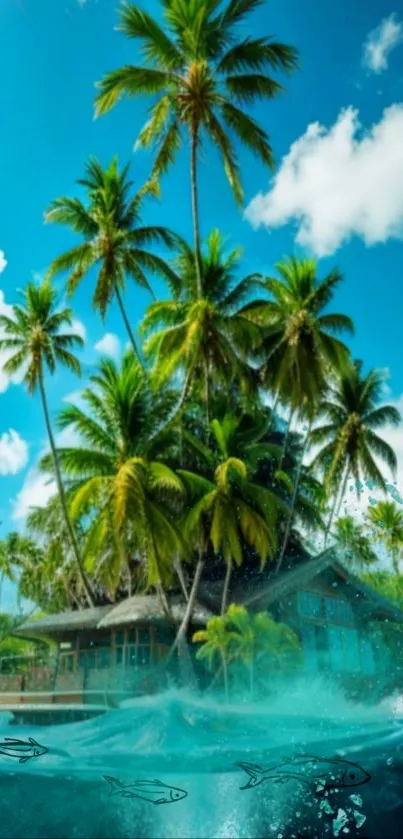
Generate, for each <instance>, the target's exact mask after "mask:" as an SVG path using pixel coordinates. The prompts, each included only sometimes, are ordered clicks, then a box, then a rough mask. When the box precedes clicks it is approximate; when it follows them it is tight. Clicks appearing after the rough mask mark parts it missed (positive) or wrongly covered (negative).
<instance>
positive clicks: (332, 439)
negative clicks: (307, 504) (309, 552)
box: [311, 361, 400, 539]
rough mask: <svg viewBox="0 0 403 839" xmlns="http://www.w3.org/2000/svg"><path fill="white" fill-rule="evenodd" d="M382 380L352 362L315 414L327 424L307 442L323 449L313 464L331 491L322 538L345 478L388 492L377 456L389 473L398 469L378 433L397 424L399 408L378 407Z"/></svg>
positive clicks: (379, 374) (337, 506) (342, 493)
mask: <svg viewBox="0 0 403 839" xmlns="http://www.w3.org/2000/svg"><path fill="white" fill-rule="evenodd" d="M384 378H385V377H384V374H383V373H382V372H381V371H380V370H370V371H369V373H367V374H365V375H364V373H363V371H362V362H361V361H354V362H352V363H351V364H350V365H349V367H348V369H347V370H345V371H344V372H343V373H342V375H341V376H339V378H338V379H337V380H336V383H335V384H333V385H332V386H331V387H330V389H329V395H328V397H327V398H326V399H325V400H324V401H323V402H322V404H321V406H320V413H319V415H320V416H322V417H323V418H324V419H325V424H324V425H319V426H318V427H317V428H315V429H314V430H313V431H312V432H311V443H312V444H313V445H319V446H321V447H322V448H321V449H320V451H319V453H318V454H317V455H316V457H315V458H314V460H313V462H312V466H314V467H316V468H318V469H319V470H320V471H321V472H323V473H324V481H325V487H326V489H327V491H328V493H329V494H332V493H334V502H333V506H332V509H331V512H330V517H329V522H328V526H327V532H326V539H327V536H328V534H329V532H330V528H331V524H332V521H333V518H334V516H335V515H336V517H337V516H338V514H339V510H340V507H341V504H342V502H343V498H344V496H345V492H346V487H347V481H348V480H349V478H353V479H354V481H355V482H356V485H357V483H358V482H359V481H360V480H361V479H362V478H364V479H368V480H372V481H375V483H376V485H377V487H378V488H379V489H381V490H382V491H383V492H386V491H387V490H386V483H385V479H384V477H383V475H382V472H381V471H380V469H379V467H378V465H377V463H376V460H375V458H378V459H379V460H381V461H382V462H383V463H385V464H386V466H388V467H389V469H390V470H391V472H392V473H395V472H396V468H397V460H396V455H395V453H394V451H393V449H392V448H391V446H390V445H389V443H387V442H386V441H385V440H383V439H382V437H380V436H379V434H377V431H378V429H380V428H382V427H383V426H385V425H388V424H389V425H394V426H396V425H398V424H399V422H400V414H399V411H398V410H397V408H395V407H394V406H393V405H382V398H383V393H382V385H383V384H384ZM326 420H327V421H326ZM357 491H358V490H357Z"/></svg>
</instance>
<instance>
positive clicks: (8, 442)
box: [0, 428, 28, 475]
mask: <svg viewBox="0 0 403 839" xmlns="http://www.w3.org/2000/svg"><path fill="white" fill-rule="evenodd" d="M27 463H28V443H27V442H26V441H25V440H23V438H22V437H20V435H19V434H18V432H17V431H14V429H13V428H10V429H9V430H8V431H4V432H3V434H2V435H1V437H0V475H16V474H17V473H18V472H20V471H21V469H23V468H24V466H26V465H27Z"/></svg>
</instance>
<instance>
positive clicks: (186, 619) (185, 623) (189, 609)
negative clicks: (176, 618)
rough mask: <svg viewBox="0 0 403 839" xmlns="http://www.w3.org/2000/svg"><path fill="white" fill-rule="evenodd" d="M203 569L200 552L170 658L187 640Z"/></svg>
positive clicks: (202, 556) (202, 559)
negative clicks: (183, 640) (184, 640)
mask: <svg viewBox="0 0 403 839" xmlns="http://www.w3.org/2000/svg"><path fill="white" fill-rule="evenodd" d="M203 568H204V555H203V553H202V552H201V551H200V552H199V558H198V560H197V565H196V570H195V575H194V578H193V583H192V588H191V590H190V595H189V599H188V602H187V605H186V609H185V614H184V616H183V620H182V623H181V625H180V627H179V629H178V633H177V636H176V638H175V641H174V643H173V646H172V648H171V650H170V651H169V656H171V655H172V653H173V652H174V651H175V649H176V648H177V647H178V646H179V644H180V642H181V640H182V639H185V638H186V634H187V630H188V627H189V624H190V621H191V619H192V614H193V609H194V606H195V602H196V597H197V592H198V589H199V584H200V580H201V575H202V573H203Z"/></svg>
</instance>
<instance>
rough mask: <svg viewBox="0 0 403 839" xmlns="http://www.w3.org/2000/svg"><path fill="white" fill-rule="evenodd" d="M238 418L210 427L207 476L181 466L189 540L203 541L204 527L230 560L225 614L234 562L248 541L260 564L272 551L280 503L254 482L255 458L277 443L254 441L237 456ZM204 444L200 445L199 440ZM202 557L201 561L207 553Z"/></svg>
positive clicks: (270, 451) (210, 541)
mask: <svg viewBox="0 0 403 839" xmlns="http://www.w3.org/2000/svg"><path fill="white" fill-rule="evenodd" d="M238 427H239V420H237V419H236V418H234V417H230V416H227V417H225V418H224V420H223V421H222V422H219V421H218V420H213V421H212V423H211V429H212V434H213V439H214V442H215V449H216V451H215V453H214V455H213V457H211V455H210V453H208V454H207V457H206V460H207V464H208V472H207V476H206V477H204V476H203V475H202V474H198V475H195V474H194V473H190V472H188V471H187V470H183V469H178V474H179V475H180V477H181V478H182V480H183V481H184V483H185V485H186V487H187V488H188V492H189V493H190V496H191V498H192V499H193V501H194V502H195V503H194V504H193V506H192V507H191V509H190V512H189V514H188V515H187V517H186V523H185V528H186V533H187V536H188V541H190V543H191V542H192V538H195V539H196V542H198V543H199V542H200V540H201V537H200V534H201V533H203V532H204V531H206V533H207V534H208V537H207V542H208V544H210V545H211V546H212V548H213V551H214V553H215V555H216V556H221V557H222V558H223V559H224V562H225V564H226V576H225V581H224V587H223V594H222V603H221V614H224V612H225V610H226V607H227V598H228V591H229V584H230V580H231V573H232V567H233V563H234V562H235V563H236V564H237V565H241V563H242V559H243V550H244V546H245V545H249V546H250V547H252V548H253V550H254V551H255V553H256V555H257V556H258V557H259V559H260V562H261V564H262V565H264V564H265V562H266V560H267V559H268V558H269V557H272V556H273V553H274V550H275V547H276V539H275V527H274V522H275V518H276V515H277V513H278V511H279V509H281V502H280V500H279V499H278V498H277V497H276V496H275V495H274V493H273V492H271V491H270V490H268V489H267V488H265V487H264V486H262V485H260V484H258V483H256V481H255V480H254V472H255V471H256V460H257V459H258V458H261V457H264V455H265V454H266V456H267V455H269V456H272V455H273V447H270V446H268V445H266V446H265V445H259V443H252V444H251V446H250V449H249V450H248V447H247V446H246V448H245V450H244V451H243V455H244V459H243V460H241V459H240V458H239V457H236V455H235V452H234V450H236V449H238V451H239V450H240V449H239V447H238V446H237V444H236V440H237V435H236V431H237V430H238ZM199 449H200V446H199ZM199 562H203V556H201V557H200V559H199Z"/></svg>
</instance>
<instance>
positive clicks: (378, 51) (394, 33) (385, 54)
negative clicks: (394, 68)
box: [362, 13, 403, 73]
mask: <svg viewBox="0 0 403 839" xmlns="http://www.w3.org/2000/svg"><path fill="white" fill-rule="evenodd" d="M402 41H403V24H402V23H401V21H399V20H397V17H396V15H395V14H394V13H393V14H391V15H389V17H385V18H384V19H383V20H382V21H381V23H380V24H379V26H377V27H376V28H375V29H372V31H371V32H370V33H369V35H368V37H367V40H366V41H365V44H364V52H363V59H362V61H363V65H364V67H367V68H368V70H372V72H373V73H382V72H383V71H384V70H387V69H388V58H389V55H390V53H391V52H392V50H394V49H395V48H396V47H397V46H398V45H399V44H401V43H402Z"/></svg>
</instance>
